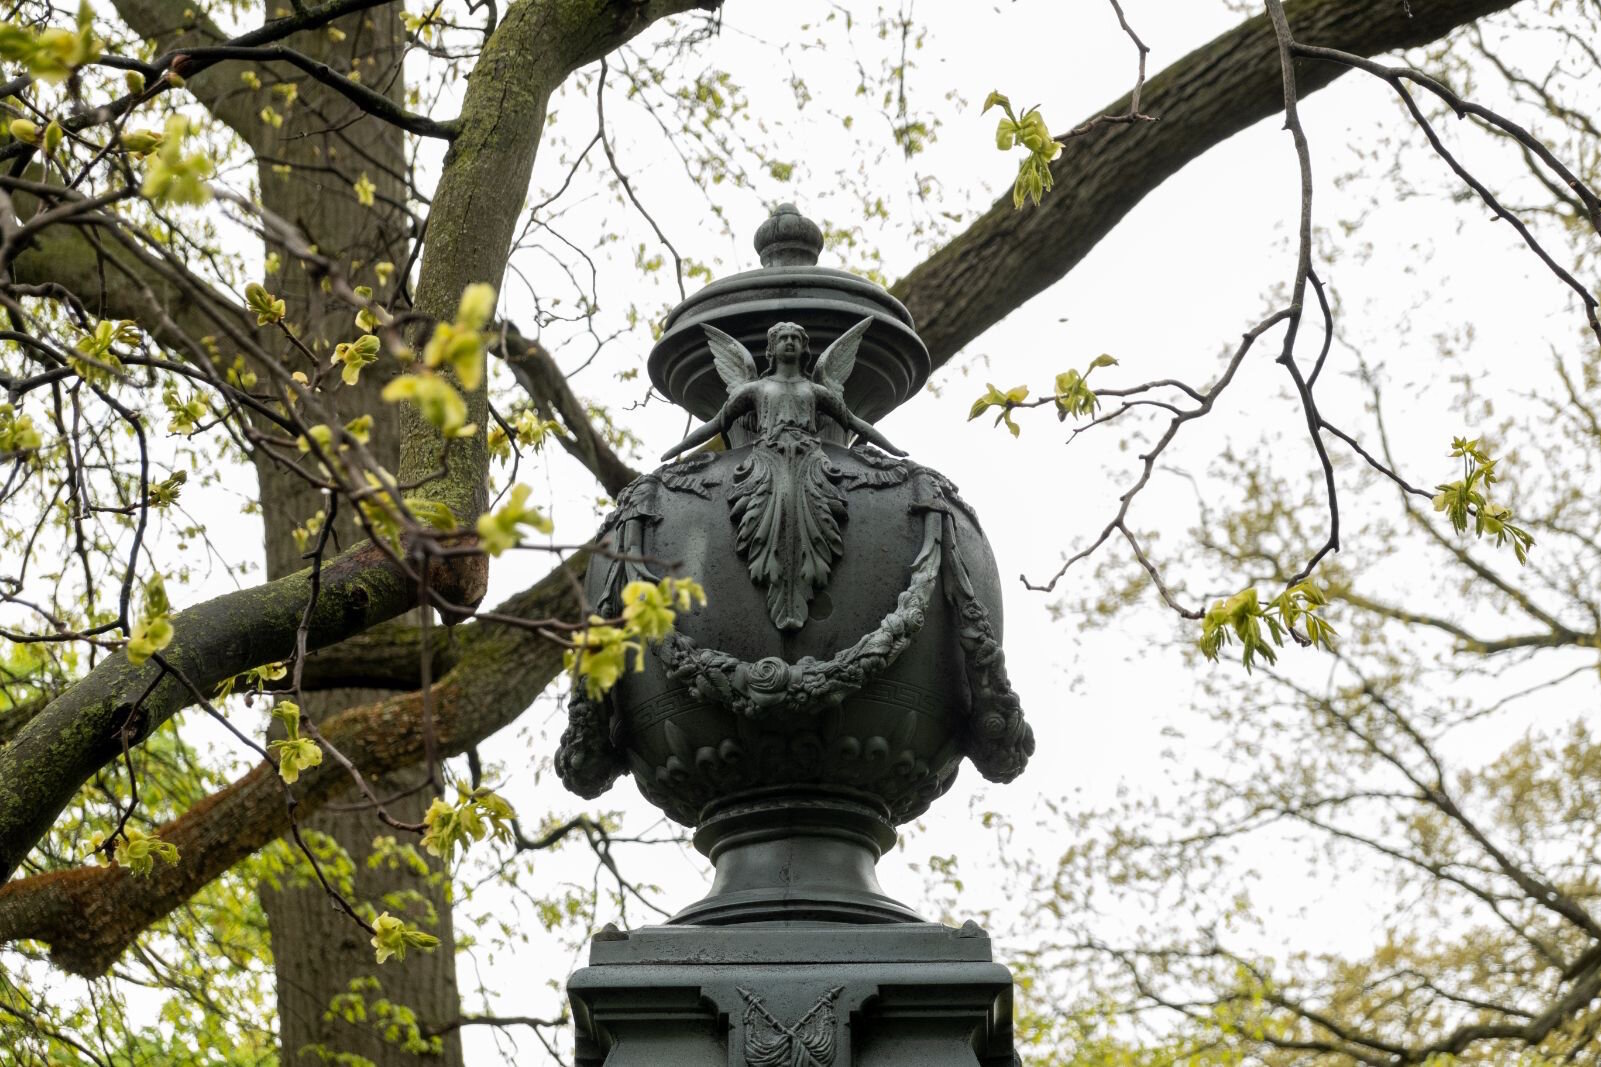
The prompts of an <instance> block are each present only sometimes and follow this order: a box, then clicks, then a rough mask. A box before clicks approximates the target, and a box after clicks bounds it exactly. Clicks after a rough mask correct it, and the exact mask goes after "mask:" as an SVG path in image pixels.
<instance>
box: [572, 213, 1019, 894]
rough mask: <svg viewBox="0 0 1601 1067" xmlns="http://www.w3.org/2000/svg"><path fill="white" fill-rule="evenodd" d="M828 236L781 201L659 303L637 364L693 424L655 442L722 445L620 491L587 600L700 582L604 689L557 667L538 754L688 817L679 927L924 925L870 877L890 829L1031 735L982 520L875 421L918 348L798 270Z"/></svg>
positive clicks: (904, 329) (876, 296)
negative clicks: (749, 233) (692, 882)
mask: <svg viewBox="0 0 1601 1067" xmlns="http://www.w3.org/2000/svg"><path fill="white" fill-rule="evenodd" d="M822 244H823V242H822V235H821V232H820V231H819V230H818V228H817V226H816V225H814V224H813V223H812V222H810V221H809V220H807V219H805V218H803V217H802V216H800V215H799V214H798V213H797V212H796V211H795V209H794V208H793V207H792V206H790V205H787V204H786V205H783V206H781V207H780V208H779V209H778V210H777V212H776V213H775V214H774V215H773V217H772V218H770V219H769V220H768V221H767V222H766V223H765V224H764V225H763V226H762V227H761V228H760V230H758V232H757V235H756V246H757V249H758V251H759V252H760V254H761V262H762V266H761V268H759V269H756V270H751V271H747V272H745V273H742V274H738V275H735V276H733V277H729V278H725V279H722V280H720V281H717V282H714V283H712V284H710V285H708V286H707V287H706V288H705V289H703V290H701V291H700V292H699V293H697V294H695V295H694V296H692V297H691V298H689V299H688V300H686V301H685V302H684V303H682V304H680V305H679V306H678V307H677V308H676V309H674V311H673V312H672V313H671V315H670V316H669V318H668V321H667V328H666V331H665V333H664V334H663V336H662V338H661V340H660V342H659V343H658V344H657V345H656V347H655V349H654V350H653V352H652V353H651V357H650V361H649V369H650V375H651V379H652V381H653V382H654V383H655V385H656V388H657V389H659V390H660V391H661V392H662V393H664V394H665V395H666V396H667V397H668V398H669V399H671V400H673V401H674V402H675V403H678V404H680V405H682V406H683V407H685V408H687V409H688V410H689V411H690V412H692V413H693V414H694V415H696V416H698V417H699V418H701V419H704V420H707V421H706V423H705V425H703V426H702V427H701V428H700V429H699V430H697V431H696V432H695V433H693V434H691V435H690V436H689V438H687V439H686V440H685V442H683V444H681V445H680V446H679V447H678V448H676V449H674V450H673V452H672V453H669V455H674V454H677V453H678V452H679V451H681V450H686V449H689V448H692V447H694V446H695V445H699V444H711V443H713V442H714V440H717V439H720V440H722V441H723V442H725V443H726V448H725V449H723V450H720V451H709V450H703V451H697V452H693V453H691V454H689V455H687V457H686V458H682V459H678V460H676V461H675V462H671V463H668V464H667V465H666V466H663V467H660V468H658V469H657V470H655V471H652V472H651V473H649V474H645V475H643V476H641V477H640V478H639V479H637V480H636V481H634V482H633V483H632V484H630V485H629V486H628V487H627V488H626V489H624V490H623V492H622V493H621V494H620V495H619V497H618V501H617V508H616V510H615V511H614V512H613V513H612V514H611V515H610V516H608V518H607V519H606V521H605V524H604V526H603V527H602V530H601V532H600V535H599V537H598V538H597V540H598V542H599V543H600V544H602V545H603V546H605V548H604V550H603V551H597V552H596V553H595V554H594V555H593V556H592V559H591V562H590V564H589V569H588V574H587V577H586V581H585V592H586V596H587V599H588V601H589V603H590V605H591V606H592V608H593V610H595V611H596V612H598V613H599V614H601V615H603V616H612V615H615V614H618V613H619V612H620V610H621V607H622V604H621V599H620V598H621V596H622V590H623V589H624V587H625V586H626V585H627V584H628V583H630V582H634V581H642V580H643V581H655V580H657V579H659V578H661V577H664V576H666V575H668V574H678V575H683V576H687V577H692V578H694V579H696V580H697V581H699V582H700V583H701V584H702V586H703V587H704V588H705V591H706V594H707V606H706V607H704V608H702V609H700V610H699V611H697V612H695V613H692V614H691V613H683V614H680V615H679V616H678V619H677V626H676V628H675V630H674V632H673V633H672V634H670V635H669V636H668V637H666V638H665V639H664V640H662V641H661V642H659V643H657V644H654V645H652V646H651V647H650V648H649V650H648V651H646V652H645V653H644V654H643V656H642V662H641V663H640V664H639V667H640V669H639V670H637V671H635V670H633V669H630V670H629V671H627V672H626V673H625V674H624V675H623V677H622V678H621V679H620V680H619V681H618V683H617V684H616V685H615V686H614V687H612V688H611V689H610V690H609V691H607V692H606V693H605V694H604V695H603V696H601V697H599V698H598V699H592V698H591V697H590V696H589V695H588V693H587V691H586V687H585V686H584V685H582V684H575V685H574V687H573V694H572V696H571V698H570V703H569V707H568V715H569V724H568V727H567V730H566V732H565V734H564V735H563V737H562V744H561V748H560V750H559V752H558V755H557V770H558V772H559V773H560V775H561V777H562V780H563V782H564V783H565V784H566V785H567V787H568V788H569V789H571V790H572V791H574V792H575V793H578V794H579V795H580V796H584V797H594V796H597V795H599V794H600V793H602V792H604V791H605V790H606V789H608V788H610V786H611V785H612V784H613V782H615V780H616V779H617V777H618V776H619V775H621V774H624V773H629V774H632V775H633V777H634V781H635V784H636V785H637V786H638V788H639V790H640V792H641V793H643V794H644V796H645V797H646V798H647V799H648V800H649V801H650V802H651V803H652V804H654V805H656V806H657V807H659V808H660V809H661V810H662V811H664V812H665V813H667V815H669V816H670V817H672V818H673V819H675V820H677V821H678V822H681V823H683V824H685V825H688V826H692V827H694V828H695V834H694V841H695V844H696V847H697V848H699V849H700V850H701V851H702V852H703V853H705V854H706V855H707V856H708V857H709V858H710V859H711V860H712V861H713V863H714V865H715V867H716V872H717V873H716V877H715V881H714V884H713V886H712V889H711V891H710V893H709V894H708V895H707V896H706V897H705V898H704V899H702V900H701V901H699V902H698V903H696V904H693V905H691V906H690V907H688V908H686V909H685V910H684V911H683V912H681V913H680V914H679V915H678V916H676V917H675V918H674V919H673V922H674V923H685V924H699V925H708V924H711V925H723V924H737V923H748V922H766V923H771V922H790V923H797V922H798V923H817V922H823V923H895V922H918V921H920V920H919V919H918V917H917V916H916V915H915V914H914V913H913V912H912V911H911V910H910V909H908V908H906V907H905V906H904V905H902V904H900V903H898V902H896V901H894V900H892V899H891V898H889V897H888V896H886V895H885V894H884V893H883V891H882V890H881V889H880V887H879V885H878V881H877V878H876V876H875V875H874V864H875V863H876V861H877V859H878V857H879V855H880V854H881V853H882V852H883V851H884V850H885V849H886V848H888V847H889V846H890V845H891V844H892V843H893V842H894V840H895V831H894V827H895V826H897V825H899V824H901V823H904V822H907V821H908V820H911V819H913V818H916V817H917V816H918V815H920V814H921V813H922V812H923V811H925V810H926V809H927V808H928V806H929V804H930V803H931V802H933V800H934V799H935V798H937V797H939V796H940V795H941V794H943V793H944V792H945V791H946V790H947V789H949V788H950V786H951V783H952V781H953V780H954V778H955V776H956V772H957V769H958V765H959V764H960V762H961V760H962V758H963V757H964V756H965V757H966V758H968V759H969V760H971V761H972V762H973V764H974V765H975V766H976V767H977V768H978V771H979V773H981V774H983V775H984V776H985V777H986V778H989V779H991V780H993V781H1001V782H1004V781H1009V780H1011V779H1012V778H1014V777H1015V776H1016V775H1017V774H1019V773H1020V772H1021V771H1022V770H1023V767H1024V765H1025V763H1026V762H1027V760H1028V757H1029V755H1030V754H1031V753H1032V752H1033V748H1034V739H1033V734H1032V732H1031V731H1030V729H1029V727H1028V725H1027V724H1026V723H1025V722H1024V720H1023V716H1022V711H1021V709H1020V707H1019V703H1018V699H1017V696H1016V695H1015V694H1014V693H1013V691H1012V688H1011V685H1010V683H1009V682H1008V680H1007V675H1006V668H1005V660H1004V657H1003V655H1002V653H1001V646H1000V641H1001V595H1000V585H999V576H998V574H997V571H996V566H995V560H994V558H993V556H992V555H991V552H990V547H989V544H988V542H987V541H986V540H985V537H984V534H983V531H982V529H981V528H980V525H979V521H978V518H977V516H975V515H974V514H973V511H972V509H971V508H970V507H969V506H968V505H967V504H966V503H965V502H964V501H963V500H962V498H961V497H960V495H958V493H957V491H956V488H955V486H953V485H952V484H951V483H950V482H949V481H948V480H947V479H946V478H945V477H944V476H943V475H941V474H939V473H938V472H937V471H935V470H933V469H931V468H929V467H925V466H922V465H920V464H918V463H915V462H913V461H912V460H910V459H907V458H905V457H904V455H902V454H899V452H898V450H896V449H895V448H894V446H893V445H892V444H891V443H890V442H889V441H887V440H886V439H885V438H884V437H883V436H882V435H881V434H879V433H878V432H877V431H876V430H875V429H874V428H873V426H872V423H873V421H874V420H876V419H878V418H880V417H881V416H883V415H884V414H887V413H888V412H889V411H890V410H892V409H893V408H894V407H895V406H896V405H898V404H900V403H902V402H903V401H905V400H906V399H908V398H909V397H910V396H911V395H913V394H914V393H915V392H916V391H917V390H918V389H919V388H921V386H922V384H923V382H924V381H925V380H926V378H927V376H928V372H929V357H928V352H927V350H926V349H925V348H924V346H923V344H922V342H921V341H920V340H919V338H918V336H917V334H916V332H915V331H914V328H913V324H912V321H911V317H910V315H909V314H908V313H907V311H906V309H905V308H904V307H903V306H902V305H901V304H900V303H899V302H898V301H896V300H895V299H894V298H893V297H891V296H890V295H889V294H888V293H887V292H886V291H884V290H883V289H882V288H881V287H879V286H877V285H875V284H873V283H871V282H868V281H865V280H863V279H861V278H858V277H856V276H854V275H851V274H848V273H846V272H844V271H839V270H832V269H829V268H825V267H819V266H817V257H818V254H819V252H820V251H821V249H822ZM853 442H854V443H853Z"/></svg>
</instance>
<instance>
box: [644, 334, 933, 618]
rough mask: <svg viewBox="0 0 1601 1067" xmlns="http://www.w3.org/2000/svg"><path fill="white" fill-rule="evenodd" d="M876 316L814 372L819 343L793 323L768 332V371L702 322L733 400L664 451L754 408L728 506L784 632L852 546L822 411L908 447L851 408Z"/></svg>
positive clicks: (880, 440)
mask: <svg viewBox="0 0 1601 1067" xmlns="http://www.w3.org/2000/svg"><path fill="white" fill-rule="evenodd" d="M872 323H873V320H872V319H871V318H866V319H863V320H862V321H861V322H858V323H857V324H856V325H855V326H852V327H851V328H850V329H848V330H846V331H845V332H844V333H843V334H841V335H840V337H839V340H837V341H835V342H834V343H833V344H831V345H829V346H828V348H827V350H826V351H824V352H823V354H822V355H821V356H819V357H818V359H817V366H816V368H815V369H814V370H813V372H812V377H810V378H808V377H806V375H805V374H804V373H803V372H802V370H801V367H802V365H803V364H804V361H805V358H806V356H807V355H809V354H810V351H811V341H810V338H809V337H808V336H807V334H806V331H805V330H803V329H802V328H801V327H799V326H797V325H796V324H795V323H793V322H780V323H778V324H777V325H775V326H773V328H772V329H770V330H768V331H767V358H768V362H769V364H770V365H771V367H772V369H771V370H770V371H769V372H768V373H767V374H765V375H763V374H760V373H759V372H758V371H757V369H756V360H755V359H754V358H753V357H752V356H751V354H750V351H749V350H748V349H747V348H746V347H745V346H744V345H742V344H740V343H739V342H738V341H737V340H735V339H734V338H733V337H730V336H729V335H728V334H726V333H724V332H723V331H722V330H719V329H717V328H716V327H715V326H704V327H703V329H705V331H706V337H707V341H708V343H709V344H710V346H711V350H712V359H713V362H714V363H715V365H716V367H717V373H718V374H720V375H721V376H722V379H723V381H724V382H725V383H727V385H728V401H727V402H726V403H724V404H723V408H722V410H721V411H719V412H718V413H717V415H716V416H715V417H714V418H713V419H712V420H711V421H710V422H708V423H707V424H706V425H704V426H702V427H701V428H700V429H698V430H696V431H695V432H694V433H692V434H690V435H689V436H688V437H686V438H684V439H683V440H682V441H680V442H679V443H678V444H676V445H674V446H673V447H672V448H671V449H669V450H668V451H667V453H666V454H665V455H663V456H662V458H663V459H672V458H673V457H674V456H676V455H678V454H679V453H681V452H684V451H685V450H687V449H691V448H694V447H696V446H697V445H702V444H705V443H706V442H707V441H710V440H711V439H712V438H714V437H716V436H718V435H719V434H725V433H727V432H728V431H729V429H731V428H732V427H733V426H734V425H735V423H736V422H737V421H738V420H739V419H741V418H743V417H744V416H745V415H747V414H749V413H751V412H755V415H756V441H755V445H754V447H753V448H752V449H751V453H750V456H749V457H747V458H746V459H745V461H744V462H743V463H741V464H740V465H739V467H738V468H737V469H736V470H735V472H734V484H733V487H732V488H731V489H730V491H729V508H730V512H731V516H732V518H733V520H734V522H735V524H736V527H737V529H736V533H735V539H734V544H735V547H736V548H737V549H738V550H739V553H740V555H741V556H743V557H744V559H745V562H746V563H747V564H748V565H749V567H750V576H751V579H752V580H753V581H755V582H756V583H757V584H758V585H760V586H762V587H763V588H765V589H766V590H767V611H768V615H769V616H770V617H771V618H772V620H773V625H774V626H777V627H778V628H779V629H780V630H785V631H788V630H798V629H800V628H801V627H802V626H804V625H805V624H806V615H807V611H808V608H809V606H810V604H811V600H812V597H813V596H814V595H815V594H816V592H817V590H819V589H821V588H822V587H823V586H824V585H826V584H827V583H828V576H829V572H830V571H831V570H832V569H833V565H834V561H835V560H837V559H838V558H839V555H840V553H841V551H843V548H844V543H843V541H842V539H841V536H840V524H841V523H842V522H843V521H844V518H845V493H844V491H843V490H842V489H840V487H839V486H838V485H837V484H836V483H837V482H838V480H839V479H840V477H841V471H840V470H839V468H838V467H835V466H834V465H833V464H832V463H830V462H829V460H828V456H827V454H826V453H825V452H824V451H823V447H822V442H821V440H820V439H819V438H818V436H817V417H818V415H819V414H822V415H826V416H828V417H829V418H831V419H833V420H834V421H835V422H837V423H839V425H840V426H842V427H844V428H845V429H846V430H850V431H853V432H855V433H856V434H857V435H858V436H859V437H861V438H863V439H865V440H867V441H870V442H872V443H873V444H875V445H877V446H878V447H879V448H882V449H883V450H884V451H886V452H889V453H892V454H894V455H897V456H904V455H905V454H906V453H905V452H902V451H901V450H900V449H898V448H896V447H895V446H894V445H892V444H890V443H889V442H888V441H887V440H885V439H884V436H883V435H882V434H880V433H879V432H878V431H877V430H875V429H873V427H872V426H870V425H869V424H868V423H867V422H865V421H864V420H862V419H860V418H857V417H856V416H855V415H854V414H852V413H851V410H850V409H849V408H848V407H846V406H845V382H846V380H847V379H848V378H849V377H850V376H851V371H853V370H854V369H855V368H856V350H857V349H858V348H859V347H860V346H861V343H862V335H863V334H865V333H866V332H867V328H868V327H869V326H871V325H872Z"/></svg>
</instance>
